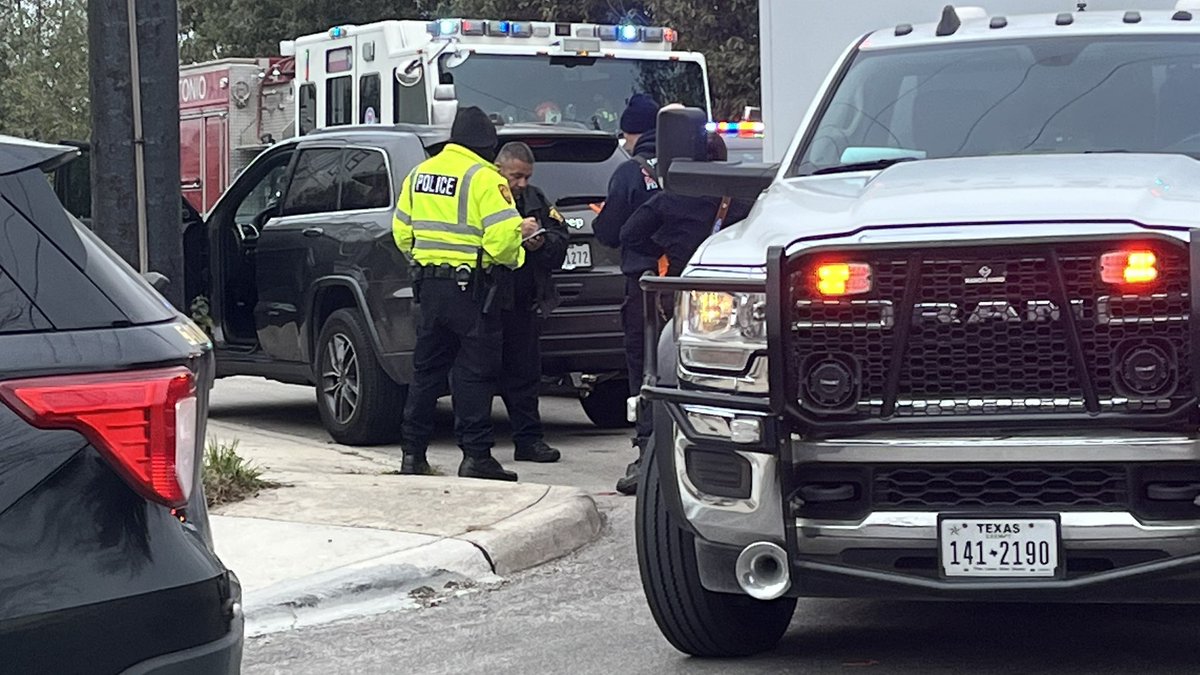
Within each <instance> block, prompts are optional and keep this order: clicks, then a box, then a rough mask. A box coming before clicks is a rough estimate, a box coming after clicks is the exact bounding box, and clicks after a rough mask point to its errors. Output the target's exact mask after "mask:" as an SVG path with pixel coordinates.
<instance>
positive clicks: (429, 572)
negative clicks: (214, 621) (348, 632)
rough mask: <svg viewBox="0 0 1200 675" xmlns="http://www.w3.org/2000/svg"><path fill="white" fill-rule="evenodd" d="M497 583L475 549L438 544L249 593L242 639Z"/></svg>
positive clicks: (442, 541) (462, 543) (415, 604)
mask: <svg viewBox="0 0 1200 675" xmlns="http://www.w3.org/2000/svg"><path fill="white" fill-rule="evenodd" d="M501 581H503V580H502V579H501V578H500V577H497V576H496V575H494V574H493V573H492V571H491V565H490V563H489V562H488V560H487V559H486V557H485V556H484V555H483V553H482V552H481V551H480V550H479V549H478V548H476V547H475V546H473V545H471V544H470V543H468V542H465V541H460V540H458V539H440V540H438V541H435V542H433V543H430V544H426V545H424V546H418V547H416V548H413V549H408V550H405V551H400V552H398V553H391V554H387V555H384V556H381V557H379V558H374V559H371V560H365V561H361V562H357V563H352V564H349V565H344V566H342V567H337V568H334V569H332V570H327V571H325V572H318V573H316V574H311V575H309V576H306V577H302V578H300V579H295V580H291V581H284V582H280V583H277V584H273V585H271V586H268V587H267V588H264V589H261V590H259V591H257V592H253V593H250V594H248V597H246V598H245V602H244V613H245V617H246V628H245V630H246V635H247V636H248V637H255V636H259V635H266V634H269V633H276V632H280V631H285V630H292V629H295V628H301V627H304V626H313V625H319V624H324V623H329V622H331V621H337V620H340V619H347V618H353V617H359V616H370V615H373V614H381V613H384V612H392V611H398V610H403V609H413V608H416V607H419V606H421V604H422V599H426V600H427V599H429V598H431V597H434V596H436V595H437V594H439V592H443V591H445V590H446V589H455V590H457V589H471V588H474V587H476V586H479V585H480V584H496V583H499V582H501ZM443 595H444V593H443Z"/></svg>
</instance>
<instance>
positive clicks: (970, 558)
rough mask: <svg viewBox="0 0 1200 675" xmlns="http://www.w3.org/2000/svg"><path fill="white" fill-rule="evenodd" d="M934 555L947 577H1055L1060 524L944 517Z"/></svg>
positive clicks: (1043, 520) (1045, 520) (1054, 521)
mask: <svg viewBox="0 0 1200 675" xmlns="http://www.w3.org/2000/svg"><path fill="white" fill-rule="evenodd" d="M938 549H939V551H940V555H941V561H942V574H943V575H945V576H947V577H1010V578H1011V577H1053V576H1056V575H1057V574H1058V558H1059V528H1058V520H1057V519H1054V518H1045V517H1041V518H1038V517H1031V518H1015V517H1005V518H970V517H961V516H954V515H943V516H942V517H941V518H939V519H938Z"/></svg>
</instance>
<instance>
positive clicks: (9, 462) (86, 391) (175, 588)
mask: <svg viewBox="0 0 1200 675" xmlns="http://www.w3.org/2000/svg"><path fill="white" fill-rule="evenodd" d="M75 154H77V151H76V150H75V149H72V148H66V147H61V146H51V145H41V144H34V143H27V142H24V141H19V140H17V139H13V138H10V137H5V136H0V560H3V563H4V564H3V565H0V655H2V656H0V663H2V665H0V670H2V671H4V672H14V673H18V672H19V673H27V672H28V673H32V672H42V673H116V672H126V673H192V672H195V673H236V672H238V670H239V668H240V663H241V652H242V619H241V613H240V602H241V591H240V587H239V585H238V583H237V580H236V577H234V576H233V574H232V573H230V572H228V571H227V570H226V569H225V567H224V566H223V565H222V564H221V561H220V560H218V559H217V557H216V555H214V553H213V549H212V541H211V537H210V532H209V527H208V513H207V510H206V509H205V502H204V495H203V489H202V483H201V478H200V473H201V464H202V462H201V459H202V449H203V439H204V435H205V419H206V416H207V410H208V392H209V388H210V386H211V383H212V377H213V357H212V350H211V344H210V342H209V340H208V338H207V337H206V336H205V335H204V333H203V331H201V330H200V329H199V328H198V327H196V325H195V324H193V323H192V322H191V321H189V320H187V319H186V318H184V317H182V316H180V314H179V313H178V312H177V311H175V310H174V309H173V308H171V307H170V306H169V305H167V304H166V301H164V300H163V299H162V296H160V295H159V294H158V293H156V292H155V291H154V290H153V289H152V288H151V287H150V285H149V284H148V283H147V282H146V281H145V280H143V279H142V278H141V277H140V276H138V275H137V274H135V273H134V272H133V271H132V270H131V269H130V268H129V267H128V266H127V265H125V263H124V262H122V261H121V260H120V259H119V258H118V257H117V256H116V255H115V254H113V253H112V251H111V250H109V249H108V247H106V246H105V245H104V244H103V243H102V242H101V241H100V240H99V239H97V238H96V237H95V236H94V235H93V234H92V233H91V232H89V231H88V230H87V229H86V228H85V227H83V226H82V225H81V224H80V223H79V222H78V221H77V220H74V219H72V218H71V217H70V216H68V214H67V213H66V211H64V209H63V207H62V205H61V204H60V202H59V201H58V200H57V199H56V198H55V196H54V193H53V191H52V190H51V187H50V184H49V183H48V182H47V181H46V179H45V177H44V176H43V175H42V170H46V169H50V168H52V166H53V165H54V164H56V163H59V162H61V161H63V160H64V159H69V158H70V157H72V156H74V155H75Z"/></svg>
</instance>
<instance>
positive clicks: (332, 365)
mask: <svg viewBox="0 0 1200 675" xmlns="http://www.w3.org/2000/svg"><path fill="white" fill-rule="evenodd" d="M315 353H316V357H315V363H314V366H313V372H314V374H315V375H316V380H317V409H318V410H319V411H320V414H321V423H322V424H323V425H324V426H325V429H326V430H327V431H328V432H329V435H330V436H332V437H333V440H335V441H337V442H338V443H342V444H345V445H377V444H380V443H387V442H390V441H395V440H396V439H397V438H399V435H400V424H401V422H402V420H403V418H404V401H405V399H406V398H407V394H408V388H407V387H405V386H403V385H399V384H396V382H395V381H393V380H392V378H391V377H389V376H388V374H387V373H386V372H384V370H383V367H382V365H380V363H379V359H378V358H377V357H376V355H375V350H374V349H373V348H372V346H371V341H370V339H369V337H368V335H367V331H366V328H365V327H364V325H363V320H362V317H361V316H359V314H358V312H356V311H354V310H352V309H339V310H338V311H336V312H334V313H333V314H331V315H330V316H329V318H328V319H326V321H325V325H324V326H323V327H322V328H321V334H320V336H319V337H318V338H317V349H316V352H315Z"/></svg>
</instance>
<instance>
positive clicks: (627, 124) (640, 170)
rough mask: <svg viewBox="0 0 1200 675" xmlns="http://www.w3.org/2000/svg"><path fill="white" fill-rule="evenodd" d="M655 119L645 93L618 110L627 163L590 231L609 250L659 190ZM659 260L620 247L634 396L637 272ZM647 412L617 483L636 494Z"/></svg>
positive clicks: (640, 353)
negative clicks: (633, 453) (634, 456)
mask: <svg viewBox="0 0 1200 675" xmlns="http://www.w3.org/2000/svg"><path fill="white" fill-rule="evenodd" d="M657 123H658V103H657V102H656V101H655V100H654V99H653V98H652V97H650V96H649V95H647V94H635V95H634V96H632V97H631V98H630V99H629V103H628V105H627V106H626V107H625V111H624V112H623V113H621V133H622V135H623V136H624V137H625V150H626V151H628V152H629V154H630V159H629V161H627V162H625V163H623V164H622V165H621V166H619V167H617V169H616V170H615V171H613V175H612V178H611V179H609V182H608V197H607V198H606V199H605V201H604V208H603V209H602V210H601V211H600V213H599V214H597V215H596V220H595V221H593V222H592V230H593V231H594V232H595V233H596V238H597V239H598V240H600V243H602V244H605V245H607V246H611V247H613V248H618V247H620V246H621V229H622V228H623V227H624V226H625V221H626V220H628V219H629V217H630V216H631V215H633V212H634V211H636V210H637V208H638V207H639V206H641V205H642V204H645V203H646V201H648V200H649V199H650V198H651V197H652V196H654V195H655V194H657V193H658V192H659V189H660V188H659V180H658V169H657V167H656V157H657V155H658V144H657V140H656V138H655V126H656V125H657ZM657 266H658V261H657V260H656V259H654V258H653V257H648V256H645V255H642V254H640V253H638V252H637V251H634V250H632V249H628V248H621V272H623V273H624V274H625V302H624V304H623V305H622V306H621V323H622V324H623V327H624V329H625V363H626V368H627V370H628V373H629V394H630V396H636V395H637V394H638V392H639V391H640V390H641V386H642V367H643V364H644V362H645V356H644V352H645V342H644V339H645V327H644V325H643V324H644V321H645V317H644V316H643V314H642V304H643V300H642V289H641V286H640V284H639V281H638V280H639V279H640V278H641V276H642V274H644V273H646V272H650V271H653V270H655V269H657ZM650 432H651V423H650V415H649V410H646V409H644V406H643V409H642V410H639V412H638V423H637V431H636V436H635V437H634V439H633V445H634V447H635V448H637V450H638V459H637V460H635V461H634V462H633V463H632V464H630V465H629V466H628V467H626V468H625V476H624V477H622V478H621V479H620V480H618V481H617V491H618V492H620V493H622V494H627V495H631V494H634V493H635V492H637V477H638V473H639V467H640V462H641V455H642V453H644V452H645V450H646V446H647V445H648V444H649V442H650Z"/></svg>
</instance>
